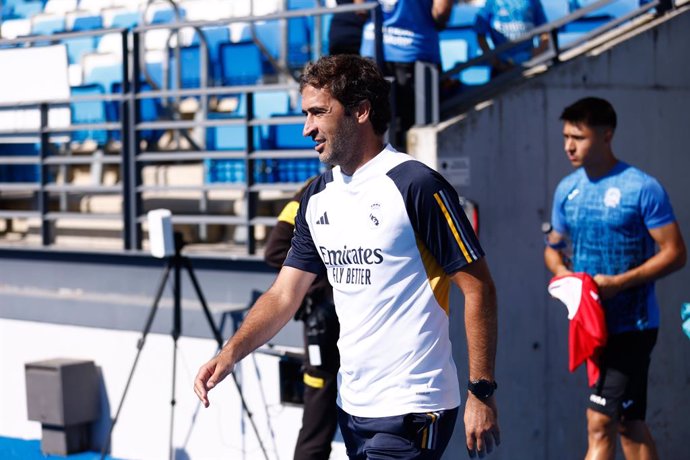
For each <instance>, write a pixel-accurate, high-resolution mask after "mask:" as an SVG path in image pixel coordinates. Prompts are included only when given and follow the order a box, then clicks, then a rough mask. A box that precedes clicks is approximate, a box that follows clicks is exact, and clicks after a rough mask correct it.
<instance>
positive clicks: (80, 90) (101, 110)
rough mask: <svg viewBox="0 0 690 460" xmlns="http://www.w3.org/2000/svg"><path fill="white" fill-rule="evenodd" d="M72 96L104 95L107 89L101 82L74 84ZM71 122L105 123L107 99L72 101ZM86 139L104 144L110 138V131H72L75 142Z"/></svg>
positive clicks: (100, 144) (71, 91)
mask: <svg viewBox="0 0 690 460" xmlns="http://www.w3.org/2000/svg"><path fill="white" fill-rule="evenodd" d="M70 93H71V95H72V97H79V96H93V95H98V96H102V95H104V93H105V91H104V89H103V87H102V86H101V85H99V84H90V85H82V86H73V87H72V88H71V89H70ZM70 109H71V122H72V124H75V125H77V124H85V123H105V122H106V111H105V101H78V102H72V103H70ZM86 140H93V141H96V143H97V144H98V145H99V146H102V145H104V144H105V143H106V141H107V140H108V133H107V132H106V131H104V130H93V129H87V130H83V131H74V132H73V133H72V141H73V142H84V141H86Z"/></svg>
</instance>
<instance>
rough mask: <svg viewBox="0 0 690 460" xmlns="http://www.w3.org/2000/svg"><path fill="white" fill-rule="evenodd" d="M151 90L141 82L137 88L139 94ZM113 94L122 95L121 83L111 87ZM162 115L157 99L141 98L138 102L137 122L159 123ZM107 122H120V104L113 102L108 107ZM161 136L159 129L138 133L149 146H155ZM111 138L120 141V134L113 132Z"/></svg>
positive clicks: (161, 107) (161, 132) (161, 108)
mask: <svg viewBox="0 0 690 460" xmlns="http://www.w3.org/2000/svg"><path fill="white" fill-rule="evenodd" d="M152 89H153V88H152V87H151V85H150V84H148V83H146V82H142V83H141V86H140V88H139V90H140V93H145V92H147V91H151V90H152ZM111 92H112V93H113V94H117V93H122V83H120V82H117V83H114V84H113V85H112V91H111ZM162 114H163V106H162V104H161V101H160V99H159V98H142V99H140V101H139V121H140V122H148V121H159V120H160V119H161V116H162ZM108 121H112V122H119V121H120V103H119V102H113V103H111V104H109V106H108ZM162 135H163V131H162V130H160V129H155V130H154V129H146V130H140V131H139V138H140V139H143V140H145V141H147V142H148V143H149V145H155V143H156V142H158V140H159V139H160V138H161V136H162ZM111 137H112V139H114V140H120V132H119V131H113V132H112V133H111Z"/></svg>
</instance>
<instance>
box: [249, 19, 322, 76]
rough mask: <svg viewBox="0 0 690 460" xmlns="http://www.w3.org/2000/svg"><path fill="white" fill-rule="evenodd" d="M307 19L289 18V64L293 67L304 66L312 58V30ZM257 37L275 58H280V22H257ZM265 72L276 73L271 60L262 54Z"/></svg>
mask: <svg viewBox="0 0 690 460" xmlns="http://www.w3.org/2000/svg"><path fill="white" fill-rule="evenodd" d="M307 19H311V18H303V17H302V18H292V19H289V20H288V25H287V27H288V48H287V53H288V55H287V65H288V67H289V68H291V69H298V68H302V67H303V66H304V64H306V63H307V62H308V61H309V60H310V59H311V38H310V36H311V32H310V27H309V23H308V20H307ZM254 27H255V31H256V37H257V39H258V40H259V41H260V42H261V44H262V45H263V46H264V47H265V48H266V50H267V51H268V53H269V54H270V55H271V57H273V58H274V59H276V60H277V59H279V58H280V52H281V40H282V37H281V35H280V30H281V28H280V22H279V21H277V20H274V21H259V22H257V23H255V26H254ZM262 65H263V72H264V74H274V73H275V69H274V68H273V66H272V65H271V63H270V61H269V60H268V59H267V58H266V57H265V56H262Z"/></svg>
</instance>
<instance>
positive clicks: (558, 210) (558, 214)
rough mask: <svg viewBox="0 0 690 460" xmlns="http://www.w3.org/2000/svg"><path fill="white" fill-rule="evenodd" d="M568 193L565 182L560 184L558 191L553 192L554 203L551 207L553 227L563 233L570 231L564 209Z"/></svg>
mask: <svg viewBox="0 0 690 460" xmlns="http://www.w3.org/2000/svg"><path fill="white" fill-rule="evenodd" d="M567 193H568V191H567V189H566V186H565V184H564V182H561V183H560V184H558V187H556V191H555V192H554V194H553V205H552V208H551V227H553V229H554V230H555V231H557V232H558V233H560V234H561V235H566V234H567V233H568V225H567V223H566V221H565V212H564V210H563V203H564V202H565V196H566V194H567Z"/></svg>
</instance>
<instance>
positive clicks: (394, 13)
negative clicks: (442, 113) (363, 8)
mask: <svg viewBox="0 0 690 460" xmlns="http://www.w3.org/2000/svg"><path fill="white" fill-rule="evenodd" d="M379 3H380V4H381V9H382V11H383V60H384V62H385V64H384V66H385V67H384V69H383V70H384V73H385V75H386V76H389V77H393V78H394V79H395V88H394V94H395V111H396V114H397V117H398V119H397V123H396V126H395V128H396V129H395V131H396V135H395V137H394V138H392V139H391V140H390V141H391V144H393V146H394V147H395V148H397V149H400V150H405V151H406V150H407V131H408V130H409V129H410V128H411V127H412V126H413V125H414V123H415V105H416V104H415V72H414V68H415V62H417V61H421V62H426V63H430V64H433V65H436V66H437V67H438V68H439V69H440V66H441V47H440V44H439V35H438V32H439V31H440V30H443V29H444V28H445V27H446V23H447V22H448V19H449V18H450V14H451V12H452V9H453V3H454V2H453V0H379ZM374 49H375V43H374V24H373V23H372V22H371V21H370V22H368V23H367V24H366V25H365V26H364V35H363V38H362V50H361V54H362V56H367V57H373V56H374V55H375V53H374Z"/></svg>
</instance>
